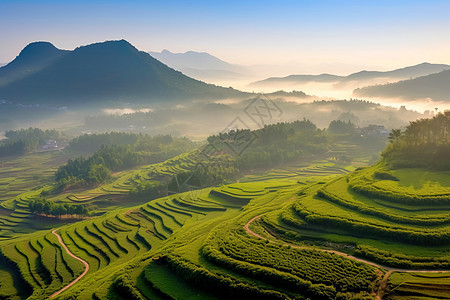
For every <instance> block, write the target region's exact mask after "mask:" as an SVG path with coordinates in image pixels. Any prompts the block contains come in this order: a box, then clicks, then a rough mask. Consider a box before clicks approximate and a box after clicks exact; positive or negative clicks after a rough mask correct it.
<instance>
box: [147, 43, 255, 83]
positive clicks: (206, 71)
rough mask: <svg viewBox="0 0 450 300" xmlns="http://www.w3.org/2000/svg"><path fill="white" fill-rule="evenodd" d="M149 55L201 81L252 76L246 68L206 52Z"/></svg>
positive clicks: (155, 53)
mask: <svg viewBox="0 0 450 300" xmlns="http://www.w3.org/2000/svg"><path fill="white" fill-rule="evenodd" d="M149 53H150V55H151V56H153V57H154V58H156V59H158V60H160V61H161V62H163V63H165V64H166V65H168V66H170V67H171V68H174V69H176V70H179V71H181V72H183V73H184V74H186V75H188V76H191V77H194V78H197V79H201V80H209V79H224V78H236V77H238V78H242V77H247V76H248V75H249V74H250V71H249V70H248V69H246V68H245V67H242V66H239V65H234V64H230V63H228V62H226V61H223V60H221V59H219V58H217V57H215V56H213V55H211V54H209V53H206V52H195V51H187V52H184V53H173V52H170V51H169V50H163V51H161V52H151V51H150V52H149Z"/></svg>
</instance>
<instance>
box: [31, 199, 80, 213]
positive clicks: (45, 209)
mask: <svg viewBox="0 0 450 300" xmlns="http://www.w3.org/2000/svg"><path fill="white" fill-rule="evenodd" d="M28 208H29V209H30V211H31V212H32V213H35V214H44V215H47V216H55V217H61V216H63V215H76V216H78V217H81V216H88V215H89V210H88V209H87V207H86V206H84V205H80V204H79V205H73V204H67V203H65V204H61V203H54V202H50V201H47V200H45V199H42V198H40V199H34V200H31V201H30V202H28Z"/></svg>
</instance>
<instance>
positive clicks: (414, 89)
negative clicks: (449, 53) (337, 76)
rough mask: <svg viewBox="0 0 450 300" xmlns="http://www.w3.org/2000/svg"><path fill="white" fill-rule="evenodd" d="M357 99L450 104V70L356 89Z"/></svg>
mask: <svg viewBox="0 0 450 300" xmlns="http://www.w3.org/2000/svg"><path fill="white" fill-rule="evenodd" d="M353 94H354V95H355V96H357V97H386V98H402V99H408V100H416V99H427V98H430V99H432V100H434V101H447V102H450V70H446V71H442V72H439V73H436V74H430V75H427V76H421V77H417V78H414V79H409V80H403V81H399V82H396V83H390V84H383V85H374V86H368V87H363V88H358V89H355V90H354V92H353Z"/></svg>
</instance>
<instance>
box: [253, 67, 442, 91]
mask: <svg viewBox="0 0 450 300" xmlns="http://www.w3.org/2000/svg"><path fill="white" fill-rule="evenodd" d="M448 69H450V65H445V64H430V63H422V64H419V65H415V66H410V67H406V68H401V69H396V70H392V71H361V72H357V73H353V74H350V75H348V76H338V75H333V74H320V75H290V76H286V77H271V78H267V79H264V80H260V81H256V82H253V83H251V85H252V86H266V85H275V84H280V83H287V84H304V83H309V82H317V83H335V85H336V87H339V86H340V85H345V84H347V83H350V82H353V83H355V82H356V83H357V82H367V81H370V80H377V79H388V80H402V79H410V78H415V77H420V76H425V75H429V74H433V73H438V72H441V71H444V70H448Z"/></svg>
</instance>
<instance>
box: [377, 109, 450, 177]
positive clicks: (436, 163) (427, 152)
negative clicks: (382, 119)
mask: <svg viewBox="0 0 450 300" xmlns="http://www.w3.org/2000/svg"><path fill="white" fill-rule="evenodd" d="M391 141H392V143H391V144H390V145H389V147H388V148H387V149H386V150H385V151H384V152H383V154H382V156H383V158H384V159H385V160H386V161H387V162H388V163H389V164H391V165H392V166H393V167H395V168H401V167H419V168H432V169H439V170H450V155H449V153H450V111H446V112H444V113H440V114H438V115H436V116H435V117H433V118H432V119H420V120H417V121H414V122H411V123H410V124H409V126H408V127H407V128H406V129H405V131H404V132H401V133H399V132H396V131H393V132H392V133H391Z"/></svg>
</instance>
